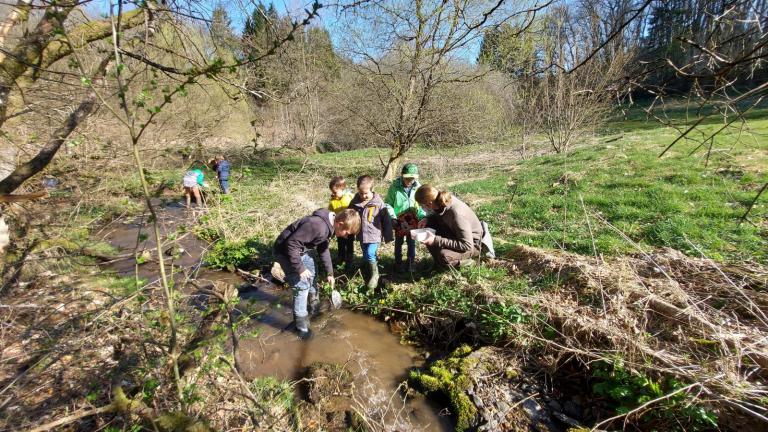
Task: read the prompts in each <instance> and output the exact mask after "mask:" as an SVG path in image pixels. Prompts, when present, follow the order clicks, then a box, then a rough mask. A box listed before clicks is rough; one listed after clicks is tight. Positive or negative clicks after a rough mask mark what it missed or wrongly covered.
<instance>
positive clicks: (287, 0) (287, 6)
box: [86, 0, 480, 63]
mask: <svg viewBox="0 0 768 432" xmlns="http://www.w3.org/2000/svg"><path fill="white" fill-rule="evenodd" d="M332 1H335V0H328V1H326V2H323V1H321V3H323V4H324V5H325V4H331V2H332ZM258 3H259V1H258V0H229V1H227V0H191V1H188V2H187V4H192V5H193V8H194V9H193V11H194V12H193V15H195V16H201V17H204V18H206V19H207V18H210V16H211V13H212V11H213V9H214V8H215V7H216V5H218V4H223V5H225V7H226V9H227V12H228V14H229V16H230V19H231V20H232V26H233V27H234V29H235V31H236V32H237V33H240V32H242V30H243V27H244V25H245V20H246V17H247V16H248V15H250V13H251V12H252V11H253V9H254V8H255V7H256V5H258ZM263 3H264V5H265V6H266V7H268V6H269V5H270V4H274V5H275V8H276V9H277V11H278V13H279V14H280V15H290V16H291V17H293V18H303V17H304V16H305V15H306V13H305V12H304V10H305V9H309V8H311V5H312V0H274V1H270V0H266V1H263ZM110 4H112V5H114V4H116V1H114V0H113V1H109V0H94V1H93V2H91V3H88V4H87V5H86V10H87V11H88V12H89V13H90V14H91V15H93V16H100V15H101V16H103V15H108V14H109V7H110ZM127 8H128V7H126V9H127ZM336 22H337V20H336V10H335V9H334V8H333V6H329V5H325V6H324V7H323V8H322V9H320V18H319V19H316V20H314V22H313V25H322V26H324V27H325V28H327V29H328V31H329V32H330V34H331V39H332V40H333V42H334V45H336V46H338V45H339V38H340V37H342V36H343V34H341V33H340V32H342V31H343V28H340V26H336V25H335V24H336ZM479 48H480V40H479V39H477V40H475V41H473V42H472V43H470V44H469V46H467V48H466V49H464V50H462V52H461V53H458V55H459V57H461V58H463V59H464V60H465V61H467V62H470V63H474V62H475V59H476V58H477V52H478V51H479Z"/></svg>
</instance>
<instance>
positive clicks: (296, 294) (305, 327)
mask: <svg viewBox="0 0 768 432" xmlns="http://www.w3.org/2000/svg"><path fill="white" fill-rule="evenodd" d="M358 232H360V216H359V215H358V214H357V212H355V211H354V210H349V209H347V210H343V211H341V212H340V213H339V214H338V215H336V214H335V213H334V212H332V211H330V210H328V209H319V210H315V212H314V213H312V214H311V215H310V216H306V217H303V218H301V219H299V220H297V221H295V222H294V223H292V224H290V225H289V226H288V227H287V228H286V229H284V230H283V232H281V233H280V235H279V236H277V240H275V246H274V252H275V257H276V258H277V262H279V263H280V267H282V268H283V271H284V272H285V280H286V281H287V282H288V283H289V284H290V285H291V287H292V288H293V320H294V323H295V324H296V331H297V332H298V334H299V337H301V338H302V339H307V338H309V337H310V336H311V332H310V331H309V312H310V310H311V311H312V312H313V313H314V312H316V311H317V308H318V306H319V298H318V295H317V287H316V286H315V274H316V272H315V262H314V261H313V260H312V257H310V256H309V255H308V254H307V252H308V251H309V250H310V249H316V250H317V253H318V255H320V260H321V261H322V262H323V267H325V272H326V274H327V280H328V282H329V283H333V281H334V279H333V264H332V263H331V254H330V251H329V249H328V243H329V242H330V239H331V236H333V235H334V234H335V235H336V237H347V236H349V235H352V236H354V235H355V234H357V233H358ZM308 298H309V303H310V304H309V306H310V308H309V310H308V309H307V299H308Z"/></svg>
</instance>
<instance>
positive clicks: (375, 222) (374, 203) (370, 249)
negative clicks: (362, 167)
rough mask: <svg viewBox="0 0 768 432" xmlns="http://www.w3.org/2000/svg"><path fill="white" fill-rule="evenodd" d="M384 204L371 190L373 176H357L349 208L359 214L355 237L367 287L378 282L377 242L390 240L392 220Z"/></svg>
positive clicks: (374, 286)
mask: <svg viewBox="0 0 768 432" xmlns="http://www.w3.org/2000/svg"><path fill="white" fill-rule="evenodd" d="M385 206H386V205H385V204H384V201H383V200H382V199H381V195H379V194H377V193H375V192H374V191H373V178H372V177H371V176H368V175H364V176H361V177H359V178H358V179H357V194H355V197H354V198H352V201H351V202H350V203H349V208H351V209H355V210H356V211H357V212H358V213H359V214H360V219H361V224H362V226H361V229H360V234H358V236H357V238H358V239H359V240H360V247H361V249H362V250H363V261H364V264H363V265H364V267H363V276H364V277H365V279H366V285H367V286H368V288H369V289H376V286H377V285H378V284H379V267H378V265H377V262H376V252H377V251H378V250H379V244H380V243H381V241H382V238H383V240H384V241H385V242H387V243H389V242H391V241H392V220H391V219H390V217H389V212H388V211H387V210H386V209H385V208H384V207H385ZM382 210H384V211H382ZM366 273H367V274H366Z"/></svg>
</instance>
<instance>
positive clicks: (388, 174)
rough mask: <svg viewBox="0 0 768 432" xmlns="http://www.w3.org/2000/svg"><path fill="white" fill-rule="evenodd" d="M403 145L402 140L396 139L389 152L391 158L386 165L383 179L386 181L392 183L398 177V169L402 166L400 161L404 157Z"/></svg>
mask: <svg viewBox="0 0 768 432" xmlns="http://www.w3.org/2000/svg"><path fill="white" fill-rule="evenodd" d="M403 148H404V147H403V143H402V141H401V140H400V139H396V140H395V141H394V142H393V143H392V146H391V147H390V150H389V158H388V159H387V163H386V164H385V165H384V172H383V173H382V177H383V178H384V180H387V181H392V180H394V179H395V177H397V175H396V174H397V167H398V165H400V159H402V157H403V153H404V152H403Z"/></svg>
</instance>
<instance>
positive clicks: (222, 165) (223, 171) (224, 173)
mask: <svg viewBox="0 0 768 432" xmlns="http://www.w3.org/2000/svg"><path fill="white" fill-rule="evenodd" d="M216 175H218V176H219V180H227V179H228V178H229V161H228V160H226V159H224V160H223V161H221V162H219V163H218V164H216Z"/></svg>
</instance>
